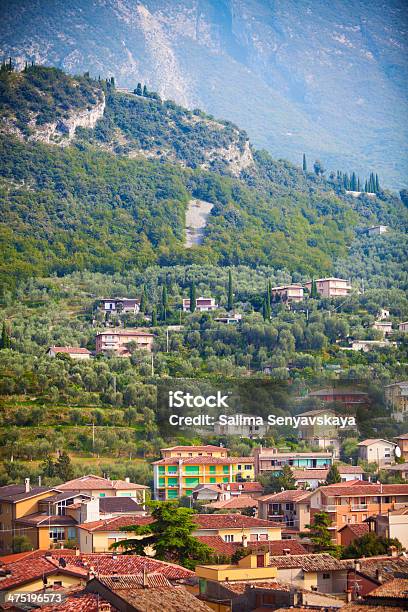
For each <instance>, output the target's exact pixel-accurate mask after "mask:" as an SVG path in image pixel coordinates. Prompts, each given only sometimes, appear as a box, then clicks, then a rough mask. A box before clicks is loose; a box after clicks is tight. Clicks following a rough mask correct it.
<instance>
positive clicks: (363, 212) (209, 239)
mask: <svg viewBox="0 0 408 612" xmlns="http://www.w3.org/2000/svg"><path fill="white" fill-rule="evenodd" d="M0 92H1V98H0V110H1V112H2V113H4V114H5V115H6V116H7V122H6V123H7V125H8V126H9V127H8V128H7V125H6V129H5V130H4V133H3V134H2V136H1V139H0V147H1V149H0V152H1V157H2V160H3V164H2V167H1V171H0V172H1V174H0V197H1V209H2V213H3V214H2V223H1V244H2V251H3V253H4V255H3V258H2V262H1V274H2V280H3V284H4V285H5V286H6V288H9V287H12V286H13V285H14V286H15V284H16V282H18V280H19V279H22V278H28V277H30V276H47V275H50V274H58V275H62V274H66V273H68V272H72V271H75V270H85V269H86V270H93V271H100V272H107V273H112V272H120V271H124V270H128V269H129V268H134V269H135V270H143V269H145V268H146V267H147V266H148V265H152V264H155V263H157V264H160V265H175V264H185V265H188V264H191V263H201V264H208V263H210V264H214V265H234V266H235V265H240V264H245V265H248V266H259V265H267V266H270V267H271V268H275V269H282V270H286V271H287V272H288V273H289V274H291V275H295V276H296V275H297V277H300V276H304V277H307V276H310V275H316V274H328V273H335V272H336V270H337V269H339V270H340V269H341V270H342V271H345V272H347V273H348V274H349V275H352V276H354V275H356V276H364V275H367V270H368V271H370V268H367V267H366V265H365V261H366V253H368V252H369V250H370V249H369V246H367V249H366V251H364V249H361V248H360V250H359V252H358V257H355V255H354V252H357V251H356V249H357V246H354V245H355V244H356V240H357V245H360V244H361V240H360V234H361V232H363V231H364V230H365V228H367V227H368V226H369V225H372V224H375V223H379V222H381V223H386V224H388V225H389V226H390V233H389V235H388V236H387V237H385V238H383V237H380V238H379V239H378V241H379V242H378V244H380V243H381V244H383V243H384V244H388V243H387V242H384V240H385V241H387V240H388V241H389V242H390V244H392V249H389V250H387V253H386V255H384V257H383V256H382V255H381V248H380V247H377V250H378V248H380V250H379V255H378V266H377V267H376V269H375V270H372V272H373V274H371V273H370V274H369V275H368V276H369V278H368V281H369V282H373V278H374V274H375V275H380V276H382V275H384V277H385V276H388V278H387V280H385V278H384V279H379V284H380V285H384V284H389V285H390V286H391V285H392V284H394V285H396V286H400V287H402V286H403V285H404V282H405V280H406V277H405V276H404V274H401V272H400V271H399V270H397V269H396V266H397V264H399V263H401V262H403V261H405V260H406V254H405V252H404V250H405V248H406V242H405V240H404V239H403V233H402V232H403V231H404V229H405V228H406V227H407V210H406V207H405V206H404V205H403V203H402V202H401V200H399V198H397V197H395V196H393V195H391V194H390V193H388V192H384V191H382V190H381V189H380V190H379V191H378V193H377V194H376V196H374V195H373V194H371V195H370V194H364V193H362V195H361V196H360V197H358V198H354V197H352V196H350V195H347V194H346V193H345V190H344V185H343V182H342V180H341V179H339V175H338V174H337V173H333V174H330V175H329V176H328V177H327V178H325V176H326V174H329V173H328V172H326V174H325V171H324V169H323V168H322V164H321V163H320V165H319V166H318V167H317V169H316V167H315V169H314V170H313V168H311V169H310V170H308V168H305V169H303V170H302V169H300V168H297V167H295V166H293V165H292V164H290V163H288V162H284V161H274V160H273V159H272V158H271V157H270V156H269V154H267V153H266V152H257V151H255V150H253V149H251V148H250V145H249V143H248V141H247V137H246V135H245V133H244V132H242V131H241V130H239V129H238V128H236V127H235V126H233V125H232V124H230V123H228V122H225V121H224V122H219V121H215V120H214V119H213V118H211V117H208V116H206V115H204V114H203V113H201V112H199V111H196V112H194V113H191V112H190V111H187V110H185V109H183V108H181V107H179V106H177V105H175V104H173V103H168V102H164V103H163V102H162V101H161V100H160V99H158V98H157V96H155V95H151V94H149V92H146V95H133V94H129V95H126V94H123V93H121V92H116V90H115V87H114V83H113V82H111V81H109V82H105V81H101V82H97V81H93V80H92V79H90V78H89V77H88V76H85V77H81V78H80V79H77V80H75V79H72V78H71V77H69V78H68V77H65V75H64V74H63V73H61V72H60V71H55V70H54V69H50V68H49V69H45V68H37V67H35V66H33V67H29V68H28V69H27V70H25V71H24V72H21V73H18V72H14V71H9V70H7V69H6V68H4V69H3V70H2V72H1V74H0ZM42 97H45V99H46V100H47V104H46V106H45V107H44V110H43V111H42V113H43V114H41V113H40V114H39V110H38V109H39V108H40V106H39V102H38V100H40V99H42ZM102 98H104V99H106V108H105V112H104V116H103V118H101V119H99V121H97V123H96V125H95V127H94V128H92V129H91V128H89V129H85V128H81V127H79V128H78V129H77V130H76V138H75V140H74V141H73V142H72V143H71V144H70V145H69V146H57V145H58V144H59V145H68V144H69V143H68V142H67V141H66V140H67V138H68V136H66V137H65V140H64V133H62V134H61V139H60V141H59V142H58V143H56V144H52V145H49V144H45V143H41V142H32V139H33V136H35V134H36V130H37V125H38V124H39V123H40V124H41V127H42V128H44V126H45V127H47V125H49V124H50V122H55V120H56V119H57V120H58V117H60V116H64V114H65V115H66V114H67V113H68V115H69V116H71V117H72V116H74V115H75V112H76V109H81V110H83V109H85V110H86V109H89V112H92V107H93V105H94V104H95V103H97V102H98V100H101V99H102ZM36 113H37V114H36ZM33 116H35V117H36V120H35V122H33V121H32V120H31V124H30V126H29V128H28V131H24V130H23V129H22V128H21V129H19V130H15V129H14V130H13V129H10V125H11V126H13V125H14V126H16V125H20V126H22V125H23V124H24V117H26V119H30V118H31V119H32V117H33ZM19 122H20V123H19ZM25 123H27V121H26V122H25ZM226 151H228V152H229V154H230V157H229V156H228V154H226ZM309 166H311V167H313V162H312V161H310V162H309ZM190 198H201V199H203V200H206V201H209V202H211V203H212V204H213V209H212V214H211V216H210V219H209V223H208V226H207V228H206V232H205V238H204V242H203V244H202V245H200V246H195V247H193V248H190V249H186V248H185V243H184V240H185V210H186V206H187V202H188V200H189V199H190ZM367 240H372V239H367ZM350 249H351V251H350ZM350 253H351V254H352V255H351V259H350ZM384 260H386V262H387V266H388V269H389V271H391V275H390V274H389V273H388V272H387V275H386V274H384V270H383V267H382V265H383V264H382V262H383V261H384ZM337 262H338V263H337ZM359 262H360V263H359ZM394 268H395V277H394V276H393V270H394ZM374 284H375V283H374Z"/></svg>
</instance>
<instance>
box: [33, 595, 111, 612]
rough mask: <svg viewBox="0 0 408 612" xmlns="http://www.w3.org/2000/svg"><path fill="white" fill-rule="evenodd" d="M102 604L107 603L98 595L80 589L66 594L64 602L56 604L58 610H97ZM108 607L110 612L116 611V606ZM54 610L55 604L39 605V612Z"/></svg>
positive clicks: (74, 611) (82, 611) (73, 611)
mask: <svg viewBox="0 0 408 612" xmlns="http://www.w3.org/2000/svg"><path fill="white" fill-rule="evenodd" d="M102 604H103V605H104V606H105V607H107V606H108V605H109V604H108V602H107V601H106V600H105V599H103V598H102V597H101V596H100V595H99V596H98V595H96V594H94V593H85V592H84V591H81V592H80V593H75V594H74V595H68V597H66V599H65V600H64V602H63V603H62V604H59V605H58V612H60V611H61V612H98V611H99V610H100V609H101V607H102ZM105 607H104V609H105ZM108 609H109V610H110V612H117V608H114V607H113V606H112V605H111V606H110V608H108ZM55 610H56V606H55V604H52V605H49V606H42V607H41V612H55Z"/></svg>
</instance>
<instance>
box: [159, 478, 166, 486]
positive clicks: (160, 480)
mask: <svg viewBox="0 0 408 612" xmlns="http://www.w3.org/2000/svg"><path fill="white" fill-rule="evenodd" d="M164 485H165V480H164V477H163V478H159V487H164Z"/></svg>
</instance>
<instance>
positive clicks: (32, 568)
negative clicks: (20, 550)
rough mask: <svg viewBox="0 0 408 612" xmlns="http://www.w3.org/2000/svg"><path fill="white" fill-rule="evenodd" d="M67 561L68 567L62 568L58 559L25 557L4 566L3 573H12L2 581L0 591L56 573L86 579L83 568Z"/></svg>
mask: <svg viewBox="0 0 408 612" xmlns="http://www.w3.org/2000/svg"><path fill="white" fill-rule="evenodd" d="M72 558H73V557H71V560H70V559H67V562H66V567H64V568H63V567H60V566H59V564H58V561H57V559H55V558H54V559H53V558H51V557H50V558H48V557H47V558H46V557H45V556H43V557H38V558H35V557H34V558H32V557H25V558H23V559H21V560H20V561H15V562H14V563H8V564H4V565H2V571H6V572H10V575H9V576H7V575H6V577H5V578H3V579H2V580H1V581H0V590H2V591H3V590H6V589H10V588H11V587H13V588H15V587H18V586H20V585H23V584H27V583H30V582H32V581H33V580H38V579H41V578H42V577H43V576H50V575H52V574H55V573H62V574H74V575H76V576H78V578H84V577H86V575H87V572H86V570H85V569H84V568H83V567H78V566H75V565H73V564H72V563H71V561H72Z"/></svg>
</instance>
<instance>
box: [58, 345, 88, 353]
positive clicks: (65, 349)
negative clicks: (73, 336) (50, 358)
mask: <svg viewBox="0 0 408 612" xmlns="http://www.w3.org/2000/svg"><path fill="white" fill-rule="evenodd" d="M49 350H50V351H54V353H75V354H77V355H90V354H91V353H90V351H88V349H86V348H82V347H80V346H50V348H49Z"/></svg>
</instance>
